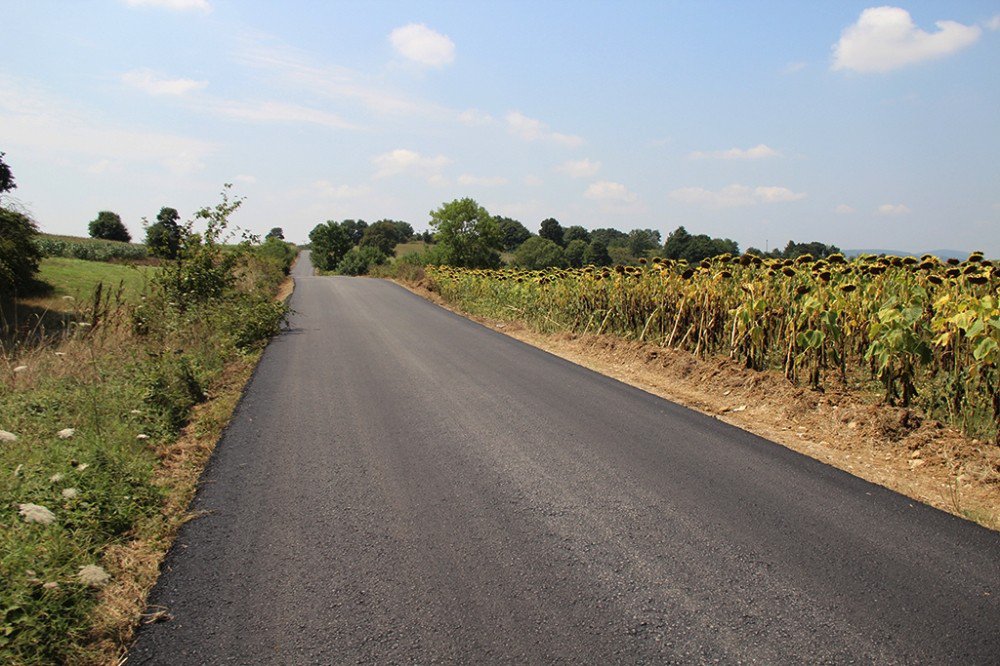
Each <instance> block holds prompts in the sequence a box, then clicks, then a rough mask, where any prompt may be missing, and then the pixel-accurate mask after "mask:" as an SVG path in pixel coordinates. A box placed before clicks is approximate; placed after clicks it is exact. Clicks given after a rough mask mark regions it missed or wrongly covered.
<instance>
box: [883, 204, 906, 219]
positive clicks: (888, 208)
mask: <svg viewBox="0 0 1000 666" xmlns="http://www.w3.org/2000/svg"><path fill="white" fill-rule="evenodd" d="M875 211H876V212H877V213H878V214H879V215H884V216H886V217H895V216H897V215H906V214H907V213H909V212H910V207H909V206H907V205H906V204H882V205H881V206H879V207H878V208H876V209H875Z"/></svg>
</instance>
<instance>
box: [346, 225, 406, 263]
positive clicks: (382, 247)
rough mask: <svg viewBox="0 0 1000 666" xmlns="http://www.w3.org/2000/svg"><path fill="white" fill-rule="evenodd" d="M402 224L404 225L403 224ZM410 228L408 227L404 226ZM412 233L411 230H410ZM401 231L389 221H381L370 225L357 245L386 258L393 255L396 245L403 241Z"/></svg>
mask: <svg viewBox="0 0 1000 666" xmlns="http://www.w3.org/2000/svg"><path fill="white" fill-rule="evenodd" d="M403 224H406V223H405V222H404V223H403ZM406 226H410V225H408V224H407V225H406ZM411 233H412V229H411ZM402 234H403V231H402V230H401V229H400V228H399V227H398V226H397V225H396V223H395V222H392V221H390V220H381V221H379V222H376V223H375V224H372V225H371V226H369V227H368V228H367V229H365V231H364V233H363V234H362V235H361V241H360V242H359V243H358V245H360V246H361V247H373V248H375V249H377V250H378V251H379V252H381V253H382V254H384V255H386V256H390V255H391V254H392V253H393V249H395V247H396V245H398V244H399V243H401V242H402V240H403V236H402Z"/></svg>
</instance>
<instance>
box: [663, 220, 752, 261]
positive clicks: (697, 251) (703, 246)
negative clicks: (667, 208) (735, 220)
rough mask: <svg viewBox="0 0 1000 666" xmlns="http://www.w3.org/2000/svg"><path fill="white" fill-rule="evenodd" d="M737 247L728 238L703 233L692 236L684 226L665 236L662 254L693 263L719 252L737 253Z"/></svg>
mask: <svg viewBox="0 0 1000 666" xmlns="http://www.w3.org/2000/svg"><path fill="white" fill-rule="evenodd" d="M739 251H740V250H739V247H738V246H737V245H736V243H735V242H734V241H731V240H729V239H728V238H725V239H723V238H710V237H708V236H706V235H705V234H698V235H697V236H692V235H691V234H689V233H688V232H687V229H685V228H684V227H677V229H675V230H674V231H672V232H670V235H669V236H667V242H666V243H665V244H664V246H663V254H664V256H665V257H666V258H667V259H684V260H685V261H687V262H690V263H694V262H697V261H701V260H703V259H709V258H711V257H715V256H718V255H720V254H726V253H729V254H738V253H739Z"/></svg>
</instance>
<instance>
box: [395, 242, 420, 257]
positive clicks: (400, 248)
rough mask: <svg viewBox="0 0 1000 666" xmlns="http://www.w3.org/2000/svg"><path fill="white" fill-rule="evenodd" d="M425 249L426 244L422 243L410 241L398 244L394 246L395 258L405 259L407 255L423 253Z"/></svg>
mask: <svg viewBox="0 0 1000 666" xmlns="http://www.w3.org/2000/svg"><path fill="white" fill-rule="evenodd" d="M426 248H427V243H425V242H423V241H410V242H409V243H400V244H399V245H397V246H396V258H399V257H405V256H406V255H408V254H416V253H417V252H423V251H424V250H425V249H426Z"/></svg>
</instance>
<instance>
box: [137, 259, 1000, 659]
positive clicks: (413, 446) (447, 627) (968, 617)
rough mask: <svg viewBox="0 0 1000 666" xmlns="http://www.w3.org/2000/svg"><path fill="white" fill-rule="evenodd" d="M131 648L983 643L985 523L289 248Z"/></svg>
mask: <svg viewBox="0 0 1000 666" xmlns="http://www.w3.org/2000/svg"><path fill="white" fill-rule="evenodd" d="M295 271H296V289H295V293H294V295H293V297H292V301H291V306H292V308H293V309H294V310H295V314H294V316H293V317H292V319H291V324H290V329H289V330H288V331H287V332H285V333H283V334H282V335H280V336H279V337H277V338H276V339H275V340H274V341H273V342H272V343H271V345H270V346H269V347H268V349H267V351H266V353H265V354H264V356H263V358H262V360H261V362H260V365H259V367H258V369H257V371H256V373H255V375H254V377H253V379H252V381H251V382H250V384H249V386H248V388H247V391H246V394H245V396H244V398H243V400H242V401H241V403H240V405H239V407H238V408H237V410H236V413H235V416H234V418H233V421H232V424H231V425H230V426H229V428H228V430H227V432H226V434H225V436H224V438H223V439H222V441H221V442H220V443H219V445H218V447H217V449H216V451H215V454H214V456H213V458H212V460H211V462H210V463H209V466H208V469H207V471H206V472H205V475H204V477H203V479H202V485H201V488H200V491H199V493H198V496H197V499H196V500H195V505H194V510H196V511H200V512H205V513H204V515H203V516H202V517H200V518H198V519H196V520H193V521H191V522H189V523H188V524H187V525H185V526H184V528H183V529H182V530H181V532H180V535H179V537H178V540H177V543H176V545H175V546H174V548H173V550H172V551H171V553H170V554H169V556H168V557H167V560H166V563H165V565H164V569H163V574H162V576H161V578H160V581H159V583H158V585H157V586H156V588H155V589H154V591H153V594H152V596H151V599H150V604H151V605H152V606H154V607H156V608H160V607H162V608H164V609H166V610H167V611H168V612H169V613H170V615H171V616H172V619H171V620H169V621H166V622H160V623H156V624H150V625H146V626H144V627H143V628H142V629H141V630H140V632H139V635H138V639H137V642H136V644H135V645H134V646H133V648H132V650H131V651H130V654H129V658H128V661H127V664H129V665H132V664H342V663H372V664H433V663H463V664H483V663H525V664H550V663H573V664H611V663H629V664H633V663H656V664H660V663H761V664H803V663H811V664H816V663H832V664H848V663H886V664H895V663H912V664H998V663H1000V536H998V535H997V534H996V533H993V532H990V531H988V530H985V529H983V528H980V527H978V526H976V525H974V524H971V523H968V522H965V521H962V520H959V519H957V518H954V517H952V516H950V515H947V514H945V513H942V512H940V511H937V510H935V509H932V508H929V507H927V506H924V505H921V504H918V503H916V502H914V501H912V500H909V499H907V498H905V497H903V496H900V495H897V494H895V493H892V492H889V491H887V490H884V489H882V488H879V487H877V486H873V485H871V484H869V483H867V482H864V481H861V480H859V479H857V478H854V477H852V476H850V475H848V474H846V473H844V472H841V471H838V470H836V469H833V468H831V467H828V466H825V465H823V464H821V463H819V462H816V461H814V460H811V459H809V458H806V457H803V456H801V455H799V454H796V453H794V452H792V451H789V450H787V449H785V448H782V447H781V446H778V445H776V444H773V443H770V442H768V441H766V440H763V439H761V438H759V437H756V436H754V435H751V434H748V433H746V432H743V431H741V430H738V429H736V428H734V427H731V426H729V425H726V424H724V423H721V422H719V421H717V420H714V419H712V418H710V417H706V416H703V415H701V414H698V413H695V412H693V411H690V410H687V409H685V408H682V407H679V406H677V405H674V404H672V403H670V402H667V401H664V400H661V399H660V398H657V397H654V396H652V395H649V394H647V393H645V392H643V391H640V390H638V389H635V388H632V387H629V386H626V385H624V384H621V383H619V382H617V381H614V380H612V379H609V378H606V377H603V376H601V375H598V374H595V373H593V372H590V371H588V370H585V369H583V368H581V367H578V366H575V365H573V364H571V363H568V362H566V361H563V360H561V359H559V358H556V357H554V356H551V355H549V354H547V353H545V352H542V351H539V350H537V349H534V348H532V347H529V346H527V345H524V344H522V343H520V342H517V341H515V340H512V339H510V338H507V337H505V336H503V335H501V334H499V333H497V332H494V331H491V330H489V329H487V328H484V327H482V326H479V325H478V324H475V323H472V322H470V321H468V320H465V319H463V318H461V317H459V316H456V315H454V314H452V313H449V312H447V311H445V310H443V309H441V308H439V307H437V306H435V305H432V304H430V303H428V302H426V301H424V300H422V299H420V298H418V297H417V296H414V295H412V294H410V293H409V292H407V291H405V290H404V289H402V288H400V287H398V286H396V285H393V284H391V283H389V282H385V281H380V280H372V279H363V278H347V277H312V276H309V275H308V273H309V265H308V261H307V259H306V258H304V260H302V261H300V263H299V264H298V266H297V267H296V269H295Z"/></svg>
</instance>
